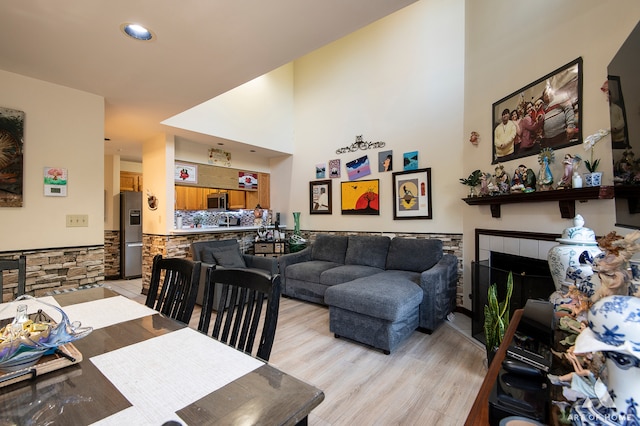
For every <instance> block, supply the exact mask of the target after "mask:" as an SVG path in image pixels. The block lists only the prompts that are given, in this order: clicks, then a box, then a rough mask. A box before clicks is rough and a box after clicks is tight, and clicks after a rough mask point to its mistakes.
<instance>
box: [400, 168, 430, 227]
mask: <svg viewBox="0 0 640 426" xmlns="http://www.w3.org/2000/svg"><path fill="white" fill-rule="evenodd" d="M431 211H432V209H431V169H430V168H427V169H418V170H406V171H403V172H394V173H393V219H394V220H397V219H433V216H432V214H431Z"/></svg>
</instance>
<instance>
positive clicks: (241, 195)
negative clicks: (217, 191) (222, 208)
mask: <svg viewBox="0 0 640 426" xmlns="http://www.w3.org/2000/svg"><path fill="white" fill-rule="evenodd" d="M228 194H229V195H228V196H227V197H228V201H229V208H230V209H244V208H248V206H247V205H246V199H245V194H246V191H229V192H228Z"/></svg>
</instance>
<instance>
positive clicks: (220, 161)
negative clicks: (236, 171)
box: [208, 148, 231, 167]
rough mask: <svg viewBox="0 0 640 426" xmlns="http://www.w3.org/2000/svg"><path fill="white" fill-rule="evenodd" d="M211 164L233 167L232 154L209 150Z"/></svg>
mask: <svg viewBox="0 0 640 426" xmlns="http://www.w3.org/2000/svg"><path fill="white" fill-rule="evenodd" d="M208 162H209V164H213V165H215V166H222V167H231V153H230V152H227V151H223V150H221V149H217V148H209V160H208Z"/></svg>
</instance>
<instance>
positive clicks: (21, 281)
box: [0, 255, 27, 303]
mask: <svg viewBox="0 0 640 426" xmlns="http://www.w3.org/2000/svg"><path fill="white" fill-rule="evenodd" d="M12 270H15V271H17V274H18V286H17V289H16V293H15V297H18V296H22V295H23V294H25V293H26V281H27V257H26V256H25V255H20V257H18V258H17V259H1V260H0V303H1V302H2V293H3V291H4V276H3V275H4V274H3V271H12ZM15 297H14V298H15Z"/></svg>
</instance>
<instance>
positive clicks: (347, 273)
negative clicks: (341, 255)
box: [320, 265, 383, 285]
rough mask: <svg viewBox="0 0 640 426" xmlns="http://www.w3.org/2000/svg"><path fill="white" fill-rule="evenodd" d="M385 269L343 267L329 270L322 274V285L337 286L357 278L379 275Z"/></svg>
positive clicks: (357, 266)
mask: <svg viewBox="0 0 640 426" xmlns="http://www.w3.org/2000/svg"><path fill="white" fill-rule="evenodd" d="M382 271H383V269H380V268H374V267H372V266H366V265H341V266H337V267H335V268H331V269H328V270H326V271H324V272H323V273H321V274H320V284H324V285H336V284H342V283H346V282H347V281H351V280H355V279H356V278H362V277H368V276H370V275H374V274H378V273H380V272H382Z"/></svg>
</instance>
